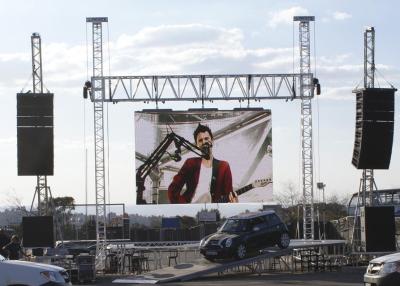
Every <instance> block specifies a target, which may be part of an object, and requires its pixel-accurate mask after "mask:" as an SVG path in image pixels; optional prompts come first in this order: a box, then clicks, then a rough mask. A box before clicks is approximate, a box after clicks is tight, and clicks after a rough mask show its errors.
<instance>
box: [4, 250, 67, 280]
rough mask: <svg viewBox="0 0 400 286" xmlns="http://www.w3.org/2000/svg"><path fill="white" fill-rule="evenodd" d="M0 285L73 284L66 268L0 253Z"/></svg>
mask: <svg viewBox="0 0 400 286" xmlns="http://www.w3.org/2000/svg"><path fill="white" fill-rule="evenodd" d="M0 285H2V286H3V285H4V286H8V285H19V286H42V285H54V286H64V285H72V284H71V282H70V280H69V277H68V273H67V272H66V271H65V269H64V268H61V267H58V266H54V265H48V264H41V263H35V262H29V261H21V260H7V259H6V258H4V256H1V255H0Z"/></svg>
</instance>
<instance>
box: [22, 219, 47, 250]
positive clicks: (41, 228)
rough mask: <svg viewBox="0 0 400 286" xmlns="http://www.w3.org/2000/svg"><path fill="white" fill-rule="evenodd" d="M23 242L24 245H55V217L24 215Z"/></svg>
mask: <svg viewBox="0 0 400 286" xmlns="http://www.w3.org/2000/svg"><path fill="white" fill-rule="evenodd" d="M22 244H23V246H24V247H54V224H53V217H52V216H26V217H23V218H22Z"/></svg>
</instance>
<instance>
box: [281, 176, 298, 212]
mask: <svg viewBox="0 0 400 286" xmlns="http://www.w3.org/2000/svg"><path fill="white" fill-rule="evenodd" d="M283 190H284V192H283V193H281V194H279V195H276V196H275V200H276V201H277V202H279V204H280V205H282V207H284V208H287V207H293V206H296V205H298V204H299V203H300V202H301V195H300V193H299V192H298V191H296V187H295V185H294V184H293V182H291V181H288V182H286V183H285V184H284V188H283Z"/></svg>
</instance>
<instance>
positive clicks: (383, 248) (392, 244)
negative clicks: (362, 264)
mask: <svg viewBox="0 0 400 286" xmlns="http://www.w3.org/2000/svg"><path fill="white" fill-rule="evenodd" d="M361 243H362V245H363V247H364V249H365V251H367V252H389V251H396V225H395V218H394V207H393V206H383V207H361Z"/></svg>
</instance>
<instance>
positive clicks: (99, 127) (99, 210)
mask: <svg viewBox="0 0 400 286" xmlns="http://www.w3.org/2000/svg"><path fill="white" fill-rule="evenodd" d="M86 22H87V23H92V39H93V77H102V76H103V35H102V23H104V22H108V18H107V17H100V18H98V17H96V18H86ZM104 88H105V87H104V84H103V81H102V80H96V79H95V80H94V81H93V82H92V93H91V97H92V101H93V107H94V144H95V146H94V148H95V188H96V256H97V257H96V268H97V269H98V270H102V269H104V267H105V245H106V233H107V232H106V220H107V216H106V187H105V167H104V166H105V163H104V110H103V105H104V103H103V95H104Z"/></svg>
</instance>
